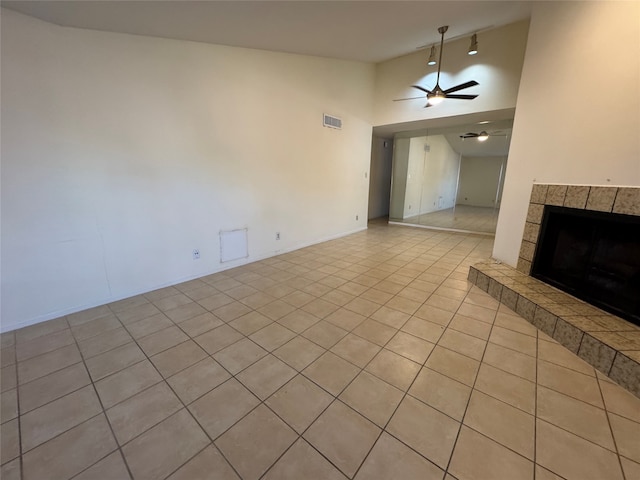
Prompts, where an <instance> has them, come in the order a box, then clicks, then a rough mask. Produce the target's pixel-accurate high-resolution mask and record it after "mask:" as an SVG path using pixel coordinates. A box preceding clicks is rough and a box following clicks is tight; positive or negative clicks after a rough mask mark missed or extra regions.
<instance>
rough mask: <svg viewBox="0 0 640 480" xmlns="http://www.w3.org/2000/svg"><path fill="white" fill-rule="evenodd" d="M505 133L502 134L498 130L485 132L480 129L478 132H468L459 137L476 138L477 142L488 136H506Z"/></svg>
mask: <svg viewBox="0 0 640 480" xmlns="http://www.w3.org/2000/svg"><path fill="white" fill-rule="evenodd" d="M506 136H507V135H505V134H503V133H502V132H500V131H496V132H491V133H487V132H486V131H485V130H482V131H481V132H480V133H474V132H468V133H465V134H463V135H460V138H461V139H463V140H465V139H467V138H477V139H478V141H479V142H484V141H485V140H487V139H488V138H489V137H506Z"/></svg>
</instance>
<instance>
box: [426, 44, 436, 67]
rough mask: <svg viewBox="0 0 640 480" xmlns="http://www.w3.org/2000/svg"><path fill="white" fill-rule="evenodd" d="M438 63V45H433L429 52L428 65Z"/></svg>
mask: <svg viewBox="0 0 640 480" xmlns="http://www.w3.org/2000/svg"><path fill="white" fill-rule="evenodd" d="M436 63H438V62H436V46H435V45H432V46H431V53H429V61H428V62H427V65H435V64H436Z"/></svg>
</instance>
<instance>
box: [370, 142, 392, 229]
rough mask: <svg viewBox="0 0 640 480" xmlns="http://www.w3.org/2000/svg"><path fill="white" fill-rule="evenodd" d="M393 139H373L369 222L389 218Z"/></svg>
mask: <svg viewBox="0 0 640 480" xmlns="http://www.w3.org/2000/svg"><path fill="white" fill-rule="evenodd" d="M392 163H393V139H391V138H382V137H375V136H374V137H372V141H371V166H370V168H369V209H368V214H367V219H368V220H373V219H376V218H381V217H388V216H389V201H390V192H391V167H392Z"/></svg>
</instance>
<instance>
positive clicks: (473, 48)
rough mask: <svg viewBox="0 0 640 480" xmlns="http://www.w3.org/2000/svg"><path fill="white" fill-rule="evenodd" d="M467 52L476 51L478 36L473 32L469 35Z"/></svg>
mask: <svg viewBox="0 0 640 480" xmlns="http://www.w3.org/2000/svg"><path fill="white" fill-rule="evenodd" d="M467 53H468V54H469V55H475V54H476V53H478V36H477V35H476V34H475V33H474V34H473V35H472V36H471V45H469V51H468V52H467Z"/></svg>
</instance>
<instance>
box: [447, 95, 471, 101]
mask: <svg viewBox="0 0 640 480" xmlns="http://www.w3.org/2000/svg"><path fill="white" fill-rule="evenodd" d="M477 96H478V95H447V97H446V98H453V99H457V100H473V99H474V98H476V97H477Z"/></svg>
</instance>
